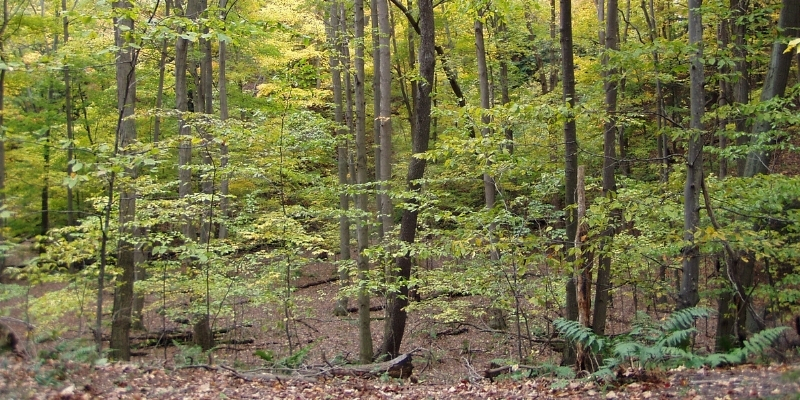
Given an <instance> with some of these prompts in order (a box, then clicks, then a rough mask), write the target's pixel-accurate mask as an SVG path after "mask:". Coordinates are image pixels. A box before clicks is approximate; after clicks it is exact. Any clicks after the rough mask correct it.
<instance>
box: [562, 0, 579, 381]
mask: <svg viewBox="0 0 800 400" xmlns="http://www.w3.org/2000/svg"><path fill="white" fill-rule="evenodd" d="M559 5H560V9H561V16H560V18H561V70H562V71H563V72H562V74H563V77H562V79H563V85H562V87H563V98H562V99H563V101H564V103H566V105H567V106H568V107H569V114H568V115H567V118H566V120H565V121H564V186H565V196H564V207H565V209H566V214H567V216H566V217H567V223H566V233H567V237H568V238H574V237H575V234H576V233H577V230H578V218H577V210H576V208H575V204H576V201H575V200H576V199H575V190H576V189H577V185H578V134H577V129H576V127H575V116H574V115H573V111H572V109H573V108H574V107H575V62H574V55H573V49H572V0H560V3H559ZM573 245H574V243H571V242H570V241H567V246H566V249H565V251H566V252H567V253H569V249H570V248H571V247H572V246H573ZM567 259H568V260H569V261H573V260H574V258H573V257H571V256H567ZM575 290H576V286H575V280H574V279H573V278H572V277H570V278H569V280H568V281H567V287H566V316H567V319H570V320H577V319H578V300H577V298H576V293H575ZM575 361H576V358H575V347H574V346H565V347H564V354H563V356H562V358H561V364H562V365H572V364H575Z"/></svg>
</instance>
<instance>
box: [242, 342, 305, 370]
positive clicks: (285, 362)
mask: <svg viewBox="0 0 800 400" xmlns="http://www.w3.org/2000/svg"><path fill="white" fill-rule="evenodd" d="M313 347H314V343H311V344H309V345H306V346H303V347H301V348H300V349H299V350H297V351H296V352H294V353H292V354H290V355H288V356H285V357H281V358H277V357H276V356H275V353H273V352H272V351H271V350H256V351H255V352H254V353H253V354H254V355H256V356H258V357H259V358H261V359H262V360H264V364H265V365H266V366H267V367H268V368H271V369H273V370H294V369H297V368H298V367H300V366H301V365H303V363H304V362H305V361H306V359H308V356H309V352H310V351H311V349H312V348H313Z"/></svg>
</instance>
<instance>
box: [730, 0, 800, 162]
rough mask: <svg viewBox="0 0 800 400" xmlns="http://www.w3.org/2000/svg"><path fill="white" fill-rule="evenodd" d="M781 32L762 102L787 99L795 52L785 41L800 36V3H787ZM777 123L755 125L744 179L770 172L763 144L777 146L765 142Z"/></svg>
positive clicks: (785, 0) (783, 6) (786, 0)
mask: <svg viewBox="0 0 800 400" xmlns="http://www.w3.org/2000/svg"><path fill="white" fill-rule="evenodd" d="M778 30H779V32H781V33H782V36H779V37H778V38H777V40H776V41H775V43H774V44H773V45H772V54H771V55H770V62H769V69H768V70H767V76H766V78H764V87H763V88H762V89H761V101H762V102H765V101H768V100H772V99H774V98H779V97H781V96H783V93H784V91H785V90H786V85H787V83H788V80H789V68H790V67H791V64H792V53H791V52H786V43H785V41H784V38H786V37H790V38H791V37H797V36H800V2H797V1H791V0H783V1H782V3H781V13H780V17H779V20H778ZM772 124H773V121H771V120H769V119H767V118H759V119H757V120H756V123H755V124H754V125H753V132H752V134H751V136H750V144H751V145H752V146H753V147H754V148H755V149H753V150H751V151H750V152H749V153H748V154H747V162H746V164H745V167H744V174H743V176H748V177H752V176H755V175H757V174H765V173H768V172H769V165H770V161H769V158H770V155H769V152H768V151H766V150H764V149H763V148H762V146H763V145H762V143H767V144H769V143H773V142H775V139H768V140H764V138H763V137H762V136H763V135H766V134H767V133H768V132H769V131H770V130H771V128H772Z"/></svg>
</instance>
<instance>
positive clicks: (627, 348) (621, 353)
mask: <svg viewBox="0 0 800 400" xmlns="http://www.w3.org/2000/svg"><path fill="white" fill-rule="evenodd" d="M643 347H644V346H642V345H641V344H639V343H636V342H624V343H620V344H618V345H616V346H615V347H614V355H616V356H617V357H621V358H633V357H638V355H639V354H641V351H642V348H643Z"/></svg>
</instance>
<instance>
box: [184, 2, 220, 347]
mask: <svg viewBox="0 0 800 400" xmlns="http://www.w3.org/2000/svg"><path fill="white" fill-rule="evenodd" d="M190 1H192V0H190ZM195 10H196V14H195V15H194V16H193V19H196V20H198V21H199V19H200V17H201V15H202V14H203V13H204V12H205V11H206V10H208V0H197V8H196V9H195ZM201 31H202V32H204V33H208V28H207V27H203V28H202V29H201ZM200 51H201V52H202V54H203V57H202V58H201V60H200V85H199V86H198V87H199V89H200V90H199V99H200V103H199V104H198V105H199V106H200V107H201V111H202V113H204V114H207V115H211V114H212V113H213V112H214V105H213V101H212V100H213V97H214V96H213V93H212V87H213V86H212V79H213V78H212V76H213V71H212V57H211V41H210V40H208V39H203V38H201V39H200ZM200 131H201V133H202V135H203V151H202V154H203V156H202V158H203V164H204V165H205V167H206V169H205V171H204V173H203V174H202V187H203V194H204V195H205V200H203V209H204V211H203V223H202V224H201V230H200V244H201V245H205V247H206V251H207V250H208V248H209V247H208V246H209V243H210V242H211V238H212V236H213V232H212V230H213V226H214V224H213V222H214V221H213V219H214V177H215V176H216V172H215V171H214V168H216V167H215V166H214V160H213V157H212V155H211V149H210V148H211V147H212V145H213V143H214V141H213V138H212V137H211V135H210V134H209V133H208V128H206V127H202V129H201V130H200ZM209 268H210V266H209V265H208V263H207V262H206V265H203V266H202V269H203V272H204V274H205V277H206V282H205V293H204V294H203V296H202V298H203V299H204V303H205V312H204V313H203V315H201V316H200V318H199V319H198V320H197V321H195V324H194V327H193V330H194V332H193V333H194V334H193V340H194V343H195V344H196V345H198V346H200V348H202V349H203V350H210V349H211V348H212V347H214V333H213V332H212V331H211V299H210V298H209V295H210V294H209V293H210V291H209V287H208V285H209V283H208V274H209V273H210V272H209V270H208V269H209Z"/></svg>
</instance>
